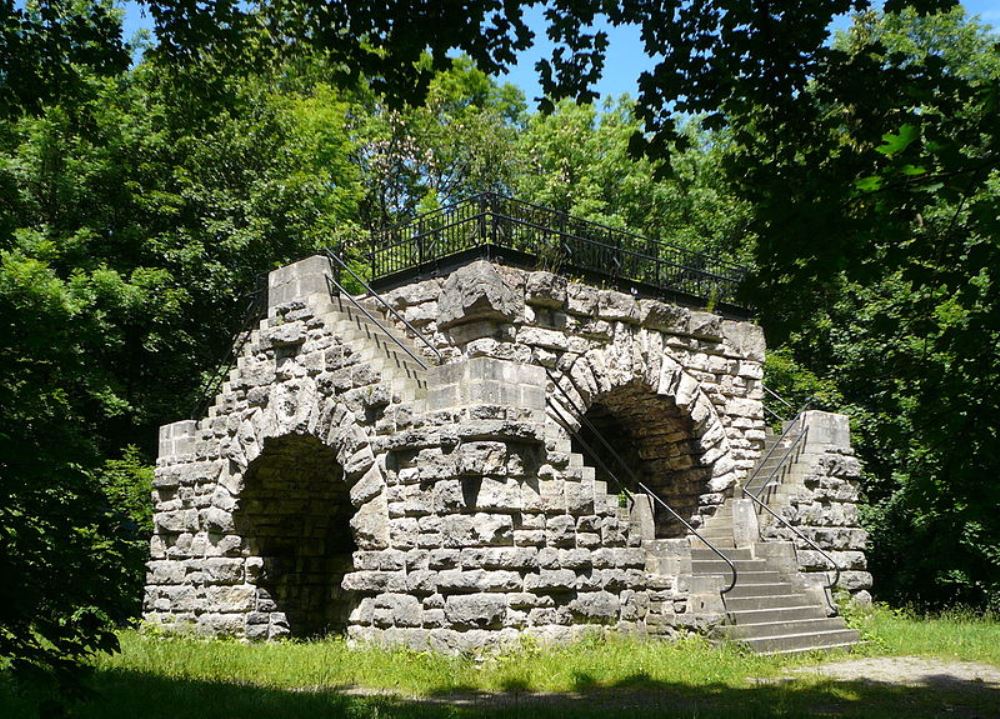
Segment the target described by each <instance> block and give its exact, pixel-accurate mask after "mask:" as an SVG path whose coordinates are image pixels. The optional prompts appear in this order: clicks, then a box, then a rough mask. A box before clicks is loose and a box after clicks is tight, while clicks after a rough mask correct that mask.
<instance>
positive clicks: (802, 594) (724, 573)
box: [691, 431, 860, 654]
mask: <svg viewBox="0 0 1000 719" xmlns="http://www.w3.org/2000/svg"><path fill="white" fill-rule="evenodd" d="M793 442H794V437H786V438H784V439H782V438H781V437H780V436H779V435H777V434H776V433H773V432H770V431H769V432H768V435H767V437H766V439H765V447H764V451H763V453H762V454H761V457H763V458H764V459H763V460H762V463H761V464H760V465H759V467H758V468H757V470H758V471H756V472H755V473H754V475H755V476H754V475H752V476H753V479H752V486H753V487H754V488H755V490H756V491H759V492H760V494H759V496H760V499H761V500H762V501H763V502H765V503H766V504H767V506H768V507H769V508H771V509H774V510H775V511H778V510H779V509H780V508H781V507H782V506H783V504H784V503H786V502H787V498H788V496H789V495H790V494H791V493H792V492H794V491H795V480H796V479H797V478H798V477H799V476H800V475H802V474H804V473H805V472H806V467H805V466H803V465H805V464H806V461H805V460H806V457H804V456H803V450H802V447H803V446H804V443H799V444H797V445H794V444H793ZM779 444H780V446H776V445H779ZM789 447H793V451H792V453H791V454H788V452H787V449H788V448H789ZM772 448H775V451H774V452H771V451H770V450H771V449H772ZM786 456H787V459H785V458H786ZM783 460H784V461H783ZM775 470H777V471H775ZM772 474H774V477H773V478H772V477H771V475H772ZM739 501H742V502H745V503H747V504H748V505H749V502H750V500H746V499H744V500H739ZM736 504H737V501H736V500H733V499H730V500H728V501H727V502H726V503H725V504H724V505H723V506H722V507H721V508H720V509H719V511H718V512H717V513H716V514H715V515H713V516H712V517H710V518H709V519H708V520H706V522H705V524H704V526H703V528H702V530H701V534H702V536H704V537H705V539H707V540H708V541H709V542H711V543H712V544H713V545H714V546H715V547H716V548H717V549H719V550H720V551H721V552H722V553H723V554H725V556H726V557H728V558H729V559H730V560H731V561H732V562H733V564H734V565H735V566H736V571H737V583H736V586H735V587H733V589H732V590H731V591H729V592H727V593H726V594H725V595H723V602H724V605H725V621H724V623H723V624H722V625H720V626H718V627H717V628H716V630H715V634H716V636H717V637H719V638H721V639H727V640H732V641H737V642H740V643H741V644H743V645H745V646H747V647H748V648H750V649H751V650H753V651H755V652H757V653H761V654H792V653H801V652H809V651H815V650H829V649H835V648H849V647H851V646H854V645H855V644H857V643H858V642H859V641H860V637H859V635H858V633H857V631H855V630H853V629H850V628H849V627H848V626H847V624H846V623H845V622H844V619H843V618H842V617H840V616H838V615H837V614H836V608H835V606H834V605H833V603H832V601H831V599H830V597H829V596H828V593H827V590H826V588H825V587H824V586H822V585H821V584H818V583H817V581H816V580H818V579H821V578H822V576H823V575H816V574H813V575H810V576H806V575H804V574H803V573H801V572H799V571H798V561H797V559H796V556H795V545H794V543H792V542H787V541H776V540H769V541H766V542H765V541H761V540H760V538H759V536H754V537H752V538H749V537H746V536H740V535H741V533H740V531H739V529H738V527H736V522H735V520H734V507H735V506H736ZM744 511H753V512H754V513H755V514H757V515H758V516H759V521H761V522H765V521H767V520H770V521H774V520H771V518H770V515H768V514H767V513H766V512H763V511H761V510H759V509H758V508H756V506H755V505H749V506H746V505H745V506H744ZM754 534H756V533H754ZM737 539H739V540H740V541H739V546H737ZM692 542H696V540H694V539H692ZM698 545H700V546H698ZM731 576H732V575H731V571H730V569H729V566H728V565H727V564H726V563H725V562H724V561H723V560H722V559H720V558H719V557H718V555H716V554H715V553H714V552H712V551H711V550H710V549H708V548H707V547H705V546H704V545H703V544H701V543H700V542H697V543H696V544H693V545H692V551H691V577H692V579H693V580H694V578H699V579H702V580H705V579H709V578H712V577H715V578H716V581H717V582H722V584H721V586H725V583H727V582H728V581H729V578H730V577H731ZM694 581H697V580H694Z"/></svg>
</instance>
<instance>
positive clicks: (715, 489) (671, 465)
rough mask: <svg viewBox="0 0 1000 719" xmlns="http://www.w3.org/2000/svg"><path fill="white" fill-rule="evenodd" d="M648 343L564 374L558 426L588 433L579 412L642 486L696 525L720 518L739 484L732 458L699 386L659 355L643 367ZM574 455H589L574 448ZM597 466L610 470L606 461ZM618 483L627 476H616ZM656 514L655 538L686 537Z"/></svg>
mask: <svg viewBox="0 0 1000 719" xmlns="http://www.w3.org/2000/svg"><path fill="white" fill-rule="evenodd" d="M647 344H649V342H648V338H646V340H645V341H644V340H643V339H642V338H633V340H632V343H631V344H630V343H629V342H623V343H621V344H620V345H611V346H609V347H608V348H606V349H604V350H597V349H595V350H591V351H590V352H588V353H587V354H586V355H584V356H581V357H579V358H578V359H577V360H576V362H574V363H573V364H572V365H571V366H570V367H569V368H568V369H567V370H565V371H564V372H563V373H562V377H561V378H560V379H559V385H560V389H558V390H556V391H555V393H554V397H555V399H556V402H557V404H559V405H560V406H562V407H563V410H561V411H559V412H558V413H557V416H558V417H559V418H561V419H558V420H557V423H559V424H562V423H563V422H564V421H565V420H569V424H568V426H569V427H570V428H571V429H572V430H574V431H585V430H586V428H585V427H584V425H583V422H582V421H581V418H580V416H579V415H580V414H581V412H582V413H583V415H584V416H586V417H587V419H588V420H590V422H591V423H592V424H594V425H595V426H596V427H597V429H598V431H599V432H600V433H601V434H602V435H604V436H605V437H606V438H607V439H608V441H609V442H610V443H611V444H612V445H613V446H615V447H616V449H617V450H618V454H619V455H621V456H622V457H623V458H624V459H626V462H627V463H628V464H629V466H630V467H631V468H632V471H633V473H634V474H636V475H637V476H638V477H639V478H640V480H641V481H642V482H644V483H645V484H646V485H647V486H649V487H650V488H651V489H653V490H654V491H655V492H657V495H658V496H659V497H660V498H661V499H663V500H664V501H665V502H667V503H668V504H669V505H670V506H671V507H672V508H673V509H674V510H675V511H677V512H678V513H679V514H680V515H681V516H683V517H684V518H685V519H686V520H687V521H690V522H691V523H692V524H694V525H695V526H698V525H699V524H701V522H702V520H703V519H704V518H707V517H709V516H711V515H713V514H715V512H716V511H718V509H719V507H720V506H721V505H722V504H723V503H724V502H725V501H726V499H727V497H728V496H729V494H730V493H731V490H732V487H733V486H734V485H735V484H736V482H737V479H738V476H739V470H738V468H737V463H736V461H735V454H734V452H733V451H732V448H731V446H730V444H729V440H728V438H727V432H726V426H725V424H724V422H723V420H722V417H721V416H720V414H719V412H718V410H717V409H716V408H715V407H714V405H713V402H712V400H711V399H710V398H709V395H708V393H707V392H706V391H705V389H704V387H703V386H702V383H701V382H700V381H699V380H698V379H697V378H696V377H695V376H694V375H693V374H692V373H690V372H688V371H686V370H685V368H684V367H683V366H682V365H681V364H680V363H679V362H677V361H676V360H674V359H673V358H672V357H670V356H669V355H668V354H667V353H666V352H665V351H663V350H662V348H661V349H660V350H659V351H656V352H655V353H653V354H649V356H647V357H646V358H645V361H640V360H641V358H642V357H643V355H642V353H641V352H640V348H641V347H643V346H646V345H647ZM561 398H566V401H560V400H561ZM550 418H552V419H555V418H556V417H553V416H552V415H550ZM583 439H584V441H585V442H587V443H588V444H590V445H591V447H592V448H595V449H596V448H597V447H600V446H601V444H602V443H600V442H598V441H596V440H592V441H589V442H588V441H587V434H586V433H585V434H583ZM574 449H575V451H577V452H579V453H580V454H584V455H586V454H587V453H586V452H581V451H580V450H581V449H582V447H580V446H579V443H576V447H574ZM601 459H604V460H605V464H606V465H607V466H608V467H609V468H610V469H612V471H614V469H613V468H614V466H615V464H614V463H613V462H612V461H609V460H610V458H606V457H602V458H601ZM622 474H629V473H627V472H623V473H622ZM619 479H624V477H622V476H621V474H619ZM609 486H613V485H609ZM655 514H656V516H657V527H656V536H658V537H676V536H681V535H682V534H684V531H683V527H682V525H680V523H679V522H677V521H676V520H675V519H673V518H672V517H671V516H670V514H669V513H668V512H656V513H655Z"/></svg>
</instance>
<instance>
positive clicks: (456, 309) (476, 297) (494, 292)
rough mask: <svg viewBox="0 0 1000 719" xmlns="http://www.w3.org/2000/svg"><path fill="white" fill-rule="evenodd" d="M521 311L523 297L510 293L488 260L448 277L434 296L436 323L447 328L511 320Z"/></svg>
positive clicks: (463, 268)
mask: <svg viewBox="0 0 1000 719" xmlns="http://www.w3.org/2000/svg"><path fill="white" fill-rule="evenodd" d="M523 312H524V300H523V297H519V296H517V295H515V294H514V292H513V291H512V290H511V289H510V287H508V286H507V285H506V284H505V283H504V281H503V279H502V278H501V277H500V274H499V273H498V272H497V270H496V268H495V267H494V266H493V265H492V264H491V263H489V262H486V261H479V262H473V263H471V264H468V265H465V266H464V267H461V268H459V269H458V270H456V271H455V272H453V273H451V275H450V276H449V277H448V280H447V281H446V282H445V285H444V288H443V290H442V292H441V296H440V297H439V298H438V303H437V324H438V328H439V329H441V330H447V329H449V328H451V327H454V326H456V325H460V324H464V323H468V322H476V321H483V320H489V321H492V322H512V321H514V320H515V319H517V318H519V317H520V316H521V315H522V314H523Z"/></svg>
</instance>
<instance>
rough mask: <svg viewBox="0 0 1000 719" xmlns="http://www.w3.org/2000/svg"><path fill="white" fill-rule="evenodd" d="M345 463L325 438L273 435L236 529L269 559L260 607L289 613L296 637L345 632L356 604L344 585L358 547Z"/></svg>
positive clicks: (248, 481)
mask: <svg viewBox="0 0 1000 719" xmlns="http://www.w3.org/2000/svg"><path fill="white" fill-rule="evenodd" d="M352 514H353V507H352V506H351V503H350V500H349V496H348V487H347V484H346V483H345V482H344V472H343V468H342V467H341V466H340V464H339V463H338V462H337V459H336V455H335V453H334V451H333V450H332V449H330V448H329V447H327V446H326V445H324V444H323V443H322V442H320V441H319V440H318V439H317V438H315V437H311V436H306V435H286V436H283V437H277V438H274V439H268V440H267V441H266V442H265V444H264V449H263V451H262V452H261V454H260V456H259V457H257V459H255V460H254V461H253V462H251V463H250V466H249V467H247V470H246V474H245V477H244V488H243V491H242V494H241V497H240V502H239V508H238V509H237V510H236V512H235V513H234V520H235V522H236V531H237V532H238V533H239V534H240V535H241V536H243V537H244V538H245V539H246V541H247V545H248V546H249V548H250V551H251V553H252V554H254V555H257V556H260V557H262V558H263V560H264V567H263V571H262V572H261V576H260V579H259V580H258V582H257V584H258V589H259V594H260V595H261V601H260V602H259V606H258V610H262V611H267V610H269V611H272V612H281V613H283V614H284V615H285V618H286V620H287V622H288V629H289V633H290V634H291V635H292V636H294V637H311V636H318V635H323V634H328V633H339V632H342V631H344V630H345V629H346V627H347V620H348V616H349V614H350V612H351V610H352V609H353V607H354V604H355V600H354V597H353V596H352V595H351V593H349V592H346V591H345V590H344V589H342V588H341V582H342V580H343V578H344V574H346V573H347V572H350V571H351V569H352V561H353V558H352V553H353V552H354V550H355V549H356V546H355V543H354V539H353V537H352V534H351V528H350V519H351V516H352Z"/></svg>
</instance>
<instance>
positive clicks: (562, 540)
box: [545, 514, 576, 547]
mask: <svg viewBox="0 0 1000 719" xmlns="http://www.w3.org/2000/svg"><path fill="white" fill-rule="evenodd" d="M545 539H546V541H547V542H548V544H549V546H552V547H573V546H575V545H576V521H575V520H574V519H573V517H571V516H569V515H568V514H561V515H557V516H554V517H549V518H548V519H547V520H546V522H545Z"/></svg>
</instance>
